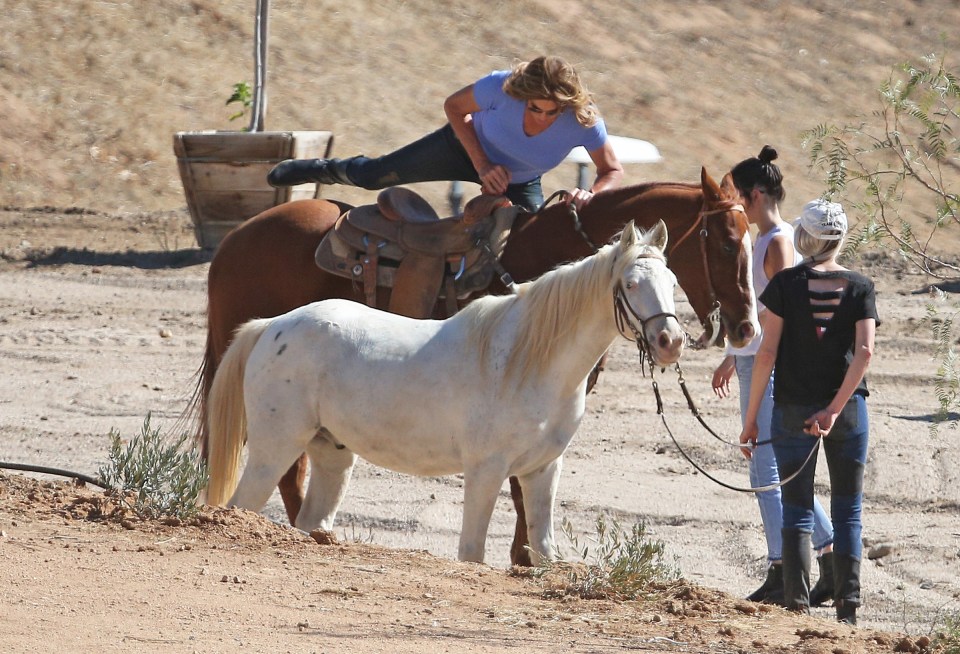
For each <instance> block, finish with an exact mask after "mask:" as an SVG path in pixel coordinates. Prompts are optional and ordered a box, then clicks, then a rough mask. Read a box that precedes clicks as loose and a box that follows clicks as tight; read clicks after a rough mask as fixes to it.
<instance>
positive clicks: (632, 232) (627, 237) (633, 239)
mask: <svg viewBox="0 0 960 654" xmlns="http://www.w3.org/2000/svg"><path fill="white" fill-rule="evenodd" d="M639 240H640V233H639V232H637V228H636V227H635V226H634V224H633V221H632V220H631V221H630V222H628V223H627V226H626V227H624V228H623V233H622V234H620V251H621V252H626V251H627V249H629V248H630V247H632V246H633V245H634V244H635V243H637V241H639Z"/></svg>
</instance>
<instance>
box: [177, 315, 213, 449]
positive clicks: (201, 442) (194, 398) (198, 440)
mask: <svg viewBox="0 0 960 654" xmlns="http://www.w3.org/2000/svg"><path fill="white" fill-rule="evenodd" d="M219 360H220V358H219V357H218V356H217V355H216V348H215V347H214V343H213V332H212V331H211V330H210V329H209V328H208V329H207V345H206V349H205V350H204V354H203V362H202V363H201V364H200V367H199V368H198V369H197V372H196V373H195V374H194V380H195V382H194V385H193V391H191V393H190V398H189V399H188V400H187V406H186V408H185V409H184V410H183V413H181V414H180V417H179V418H178V419H177V420H178V421H177V423H176V425H177V426H178V427H183V428H184V431H187V432H193V446H194V447H195V448H196V449H198V450H199V451H200V456H201V457H203V460H204V461H206V460H207V397H208V396H209V395H210V387H211V386H212V385H213V377H214V375H216V374H217V364H218V363H219Z"/></svg>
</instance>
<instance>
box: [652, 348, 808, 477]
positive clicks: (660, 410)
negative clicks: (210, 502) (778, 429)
mask: <svg viewBox="0 0 960 654" xmlns="http://www.w3.org/2000/svg"><path fill="white" fill-rule="evenodd" d="M647 358H648V359H649V367H650V379H651V382H652V384H653V394H654V396H655V397H656V399H657V415H659V416H660V420H661V421H662V422H663V426H664V428H665V429H666V430H667V434H668V435H669V436H670V440H672V441H673V444H674V445H675V446H676V448H677V451H679V452H680V454H681V455H682V456H683V458H684V459H686V460H687V462H688V463H689V464H690V465H692V466H693V467H694V469H696V470H697V472H699V473H700V474H702V475H703V476H704V477H706V478H707V479H709V480H710V481H712V482H714V483H715V484H718V485H720V486H723V487H724V488H727V489H729V490H732V491H737V492H739V493H763V492H765V491H771V490H775V489H777V488H780V487H781V486H783V485H784V484H789V483H790V482H791V481H793V480H794V479H796V478H797V475H799V474H800V473H801V472H803V469H804V468H805V467H807V464H808V463H810V461H811V460H812V459H814V458H815V457H816V455H817V452H818V451H819V449H820V440H819V439H817V442H816V443H815V444H814V446H813V447H812V448H810V453H809V454H808V455H807V458H806V460H805V461H804V462H803V464H802V465H801V466H800V467H799V468H797V470H796V472H794V473H793V474H792V475H790V476H789V477H787V478H786V479H783V480H781V481H780V482H779V483H776V484H768V485H766V486H757V487H754V486H746V487H743V486H734V485H732V484H728V483H726V482H725V481H721V480H720V479H717V478H716V477H714V476H713V475H711V474H710V473H709V472H707V471H706V470H704V469H703V468H702V467H701V466H699V465H698V464H697V462H696V461H694V460H693V459H691V458H690V456H689V455H688V454H687V453H686V451H685V450H684V449H683V447H681V445H680V443H679V442H677V439H676V437H675V436H674V435H673V431H672V430H671V429H670V425H669V424H667V414H666V411H664V409H663V398H661V397H660V386H659V385H658V384H657V380H656V378H655V377H654V364H653V360H652V359H650V358H649V357H647ZM643 359H644V352H643V350H641V351H640V367H641V370H643ZM676 369H677V375H678V377H679V379H680V388H681V389H682V390H683V394H684V396H685V397H686V398H687V404H688V406H689V407H690V410H691V412H692V413H693V415H694V416H695V417H696V418H697V420H698V421H699V422H700V424H701V425H703V426H704V427H705V428H706V430H707V431H708V432H710V434H712V435H713V436H714V437H715V438H717V439H718V440H719V441H721V442H722V443H725V444H727V445H733V446H735V447H737V448H740V447H743V445H741V444H740V443H731V442H730V441H728V440H725V439H723V438H721V437H720V436H718V435H717V434H716V433H715V432H714V431H713V430H712V429H711V428H710V427H709V426H708V425H707V423H706V422H704V420H703V418H702V417H701V415H700V411H699V410H698V409H697V408H696V406H695V405H694V403H693V399H692V397H691V396H690V393H689V392H688V390H687V387H686V383H685V382H684V379H683V370H681V369H680V362H679V361H678V362H677V364H676ZM645 372H646V371H644V373H645ZM644 376H646V375H644ZM772 440H773V439H768V440H765V441H757V445H766V444H768V443H770V442H771V441H772ZM771 447H772V446H771Z"/></svg>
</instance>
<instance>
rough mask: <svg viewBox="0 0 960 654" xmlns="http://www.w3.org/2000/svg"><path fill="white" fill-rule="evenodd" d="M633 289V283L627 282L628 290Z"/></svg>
mask: <svg viewBox="0 0 960 654" xmlns="http://www.w3.org/2000/svg"><path fill="white" fill-rule="evenodd" d="M631 288H633V282H627V290H628V291H629V290H630V289H631Z"/></svg>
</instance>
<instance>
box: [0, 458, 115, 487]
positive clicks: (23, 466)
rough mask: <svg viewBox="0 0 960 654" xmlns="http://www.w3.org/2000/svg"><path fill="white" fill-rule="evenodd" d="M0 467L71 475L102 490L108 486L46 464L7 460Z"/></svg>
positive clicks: (79, 473)
mask: <svg viewBox="0 0 960 654" xmlns="http://www.w3.org/2000/svg"><path fill="white" fill-rule="evenodd" d="M0 469H4V470H21V471H23V472H39V473H43V474H45V475H58V476H60V477H72V478H73V479H79V480H80V481H82V482H85V483H87V484H91V485H93V486H97V487H99V488H103V489H104V490H109V489H110V487H109V486H108V485H106V484H104V483H103V482H102V481H100V480H99V479H96V478H94V477H91V476H90V475H85V474H83V473H82V472H71V471H69V470H63V469H61V468H48V467H47V466H35V465H30V464H27V463H9V462H7V461H0Z"/></svg>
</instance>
